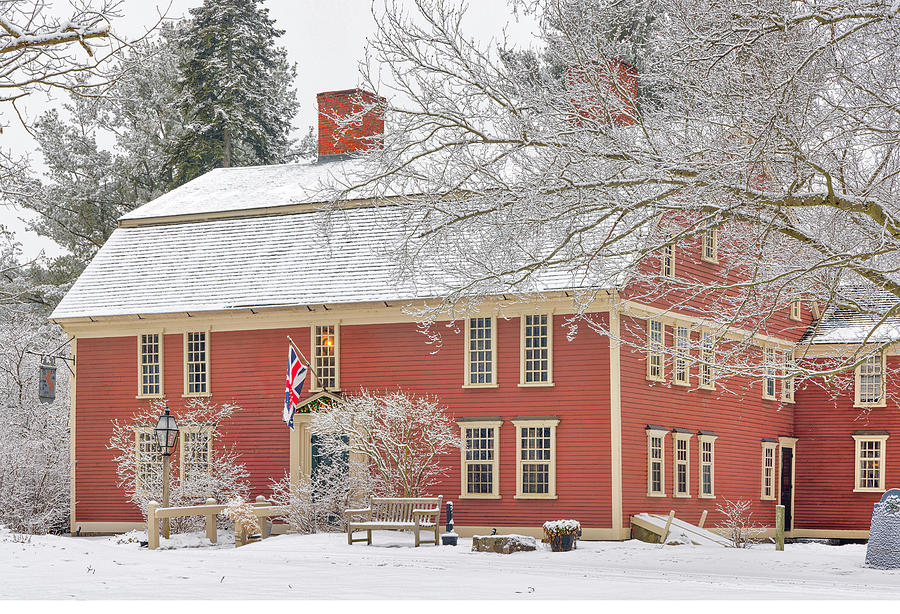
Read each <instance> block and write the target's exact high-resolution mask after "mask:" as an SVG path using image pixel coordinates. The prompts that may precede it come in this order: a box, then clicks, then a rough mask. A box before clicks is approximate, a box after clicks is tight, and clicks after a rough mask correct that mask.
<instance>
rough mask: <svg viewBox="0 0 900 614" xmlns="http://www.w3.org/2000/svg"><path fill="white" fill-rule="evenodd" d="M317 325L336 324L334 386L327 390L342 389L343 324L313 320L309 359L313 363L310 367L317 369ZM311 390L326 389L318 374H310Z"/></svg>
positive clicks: (310, 328) (310, 329)
mask: <svg viewBox="0 0 900 614" xmlns="http://www.w3.org/2000/svg"><path fill="white" fill-rule="evenodd" d="M317 326H334V387H331V388H328V390H327V392H340V391H341V324H340V322H337V321H334V322H313V323H312V324H311V325H310V327H309V348H310V352H309V353H310V357H309V360H310V362H311V363H312V364H311V365H309V367H310V369H312V370H315V369H316V365H317V364H318V355H317V354H316V351H317V350H316V327H317ZM309 391H310V392H311V393H312V392H323V391H324V389H323V388H322V387H321V386H319V378H318V377H316V375H314V374H312V373H310V374H309Z"/></svg>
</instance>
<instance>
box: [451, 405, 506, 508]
mask: <svg viewBox="0 0 900 614" xmlns="http://www.w3.org/2000/svg"><path fill="white" fill-rule="evenodd" d="M501 424H502V421H501V420H472V421H469V420H462V421H460V422H459V428H460V430H461V431H462V438H463V441H464V442H465V444H466V445H465V447H464V448H463V450H462V464H461V472H460V475H461V477H462V484H461V488H462V491H461V492H460V497H464V498H490V499H499V498H500V469H499V463H498V461H499V454H500V425H501Z"/></svg>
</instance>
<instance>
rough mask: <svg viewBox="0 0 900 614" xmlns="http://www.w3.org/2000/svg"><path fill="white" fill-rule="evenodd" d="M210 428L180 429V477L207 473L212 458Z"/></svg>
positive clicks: (190, 477)
mask: <svg viewBox="0 0 900 614" xmlns="http://www.w3.org/2000/svg"><path fill="white" fill-rule="evenodd" d="M212 437H213V434H212V429H211V428H210V427H183V428H182V429H181V437H180V439H181V477H182V479H183V480H191V479H194V478H196V477H198V476H202V475H209V472H210V467H211V460H212V458H211V457H212Z"/></svg>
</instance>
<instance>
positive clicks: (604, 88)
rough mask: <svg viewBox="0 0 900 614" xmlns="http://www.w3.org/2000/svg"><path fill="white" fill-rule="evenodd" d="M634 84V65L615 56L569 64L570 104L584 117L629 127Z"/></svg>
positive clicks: (633, 108) (632, 118) (634, 99)
mask: <svg viewBox="0 0 900 614" xmlns="http://www.w3.org/2000/svg"><path fill="white" fill-rule="evenodd" d="M637 84H638V74H637V70H636V69H635V68H634V66H632V65H631V64H629V63H627V62H623V61H622V60H619V59H616V58H612V59H610V60H605V61H599V62H592V63H591V64H590V65H589V66H588V67H585V66H571V67H569V74H568V83H567V85H568V89H569V95H570V96H571V100H572V106H573V107H575V112H576V113H577V114H578V115H579V116H580V117H583V118H584V119H590V120H593V121H597V122H600V123H613V124H616V125H618V126H631V125H632V124H634V123H635V121H636V120H637V107H636V104H637ZM577 120H578V118H576V121H577Z"/></svg>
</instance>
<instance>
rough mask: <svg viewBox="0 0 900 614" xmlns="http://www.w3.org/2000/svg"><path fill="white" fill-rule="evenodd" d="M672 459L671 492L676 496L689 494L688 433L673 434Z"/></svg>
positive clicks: (688, 495) (689, 436) (689, 438)
mask: <svg viewBox="0 0 900 614" xmlns="http://www.w3.org/2000/svg"><path fill="white" fill-rule="evenodd" d="M673 438H674V441H675V443H674V446H673V448H674V449H673V459H674V464H675V467H674V473H673V474H672V481H673V488H672V490H673V494H674V495H675V496H676V497H690V496H691V491H690V488H691V476H690V441H691V435H690V433H679V432H676V433H674V434H673Z"/></svg>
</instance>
